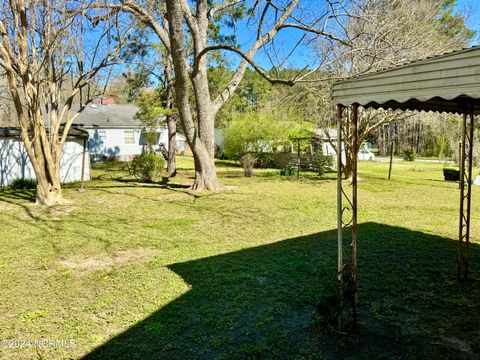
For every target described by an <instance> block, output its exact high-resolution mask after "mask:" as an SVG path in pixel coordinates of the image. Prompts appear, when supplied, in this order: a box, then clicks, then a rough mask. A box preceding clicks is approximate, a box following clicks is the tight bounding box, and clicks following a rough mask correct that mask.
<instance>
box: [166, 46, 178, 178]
mask: <svg viewBox="0 0 480 360" xmlns="http://www.w3.org/2000/svg"><path fill="white" fill-rule="evenodd" d="M165 58H166V60H165V64H164V67H165V78H166V80H167V104H166V105H167V109H168V110H169V111H172V110H173V96H174V94H173V89H174V88H173V87H174V84H173V77H172V68H171V62H170V58H169V56H168V54H166V55H165ZM167 127H168V159H167V172H168V176H169V177H174V176H175V175H177V164H176V159H175V155H176V154H177V139H176V136H177V120H176V119H175V117H174V116H173V115H172V114H171V113H169V114H168V115H167Z"/></svg>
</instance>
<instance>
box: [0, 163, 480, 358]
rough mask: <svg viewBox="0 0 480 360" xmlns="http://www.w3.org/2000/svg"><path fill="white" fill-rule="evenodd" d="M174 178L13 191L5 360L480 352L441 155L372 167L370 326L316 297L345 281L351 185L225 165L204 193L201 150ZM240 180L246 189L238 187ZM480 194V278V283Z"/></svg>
mask: <svg viewBox="0 0 480 360" xmlns="http://www.w3.org/2000/svg"><path fill="white" fill-rule="evenodd" d="M178 163H179V168H180V171H179V176H178V177H177V178H175V179H173V180H171V181H170V182H169V183H168V184H161V183H158V184H139V183H136V182H135V181H134V180H133V179H132V178H131V177H129V176H128V175H127V173H126V171H125V170H124V169H123V168H122V165H121V164H102V165H96V166H95V168H94V169H93V177H94V180H93V181H91V182H89V183H87V184H86V191H85V192H79V191H77V187H78V185H76V184H71V185H68V186H67V187H66V189H65V197H66V198H68V199H69V200H72V203H71V204H70V205H64V206H58V207H54V208H51V209H48V210H42V209H41V208H38V207H36V206H32V205H31V204H30V202H31V201H32V199H33V192H31V191H23V192H19V191H16V192H15V191H11V190H1V191H0V210H1V211H0V224H1V227H0V249H1V250H0V278H1V279H2V280H1V284H2V287H1V292H0V340H6V339H20V340H27V339H31V340H34V339H66V340H70V339H71V340H73V341H74V342H75V346H74V347H71V348H56V349H54V348H37V349H34V348H27V349H26V348H23V349H5V348H1V347H0V358H2V359H4V358H5V359H31V358H42V359H43V358H46V359H57V358H79V357H86V358H87V359H96V358H104V359H134V358H136V359H150V358H158V359H255V358H262V359H263V358H271V359H280V358H298V359H304V358H305V359H323V358H327V359H336V358H339V359H345V358H361V359H365V358H373V359H375V358H407V359H408V358H410V359H417V358H421V359H437V358H465V359H472V358H476V356H478V354H479V353H480V282H479V281H476V280H473V281H471V282H468V283H465V284H459V283H457V282H456V281H455V275H456V262H455V261H456V241H455V239H456V238H457V232H458V200H459V190H458V185H457V184H455V183H449V182H444V181H443V174H442V167H443V165H442V164H431V163H420V162H413V163H409V162H401V163H395V164H394V167H393V175H392V180H390V181H387V180H386V177H387V174H388V163H376V162H362V163H361V164H360V178H361V181H360V183H359V186H360V188H359V199H360V205H359V222H360V226H359V228H360V239H359V252H360V259H359V270H360V275H359V276H360V293H359V301H360V324H359V329H358V331H357V332H356V333H353V334H349V335H342V334H337V333H336V332H335V331H333V330H332V329H331V328H330V327H329V326H328V325H326V324H325V323H324V322H323V321H322V319H321V317H320V316H319V314H318V312H317V310H316V306H315V304H317V303H319V302H320V301H321V299H322V298H323V297H324V296H325V295H327V294H329V292H331V291H332V289H334V287H335V276H336V231H335V229H336V190H335V188H336V182H335V179H334V177H335V175H334V174H329V175H327V176H326V177H325V178H323V179H320V178H318V177H317V176H315V174H302V177H301V179H300V180H297V179H296V177H295V176H293V177H280V176H277V175H276V173H277V171H274V170H261V171H258V172H257V176H255V177H253V178H249V179H247V178H243V177H242V171H241V169H240V168H238V167H236V166H234V165H233V164H231V163H228V162H219V163H218V164H217V165H218V171H219V175H220V179H221V182H222V184H224V185H226V186H229V190H228V191H224V192H221V193H216V194H194V193H191V192H190V191H189V189H188V186H189V184H191V182H192V176H193V170H192V160H191V159H190V158H187V157H180V158H179V159H178ZM230 187H234V188H233V189H232V188H230ZM479 195H480V189H477V188H475V189H474V191H473V211H472V229H471V232H472V237H473V239H472V240H473V242H474V243H473V244H471V274H472V277H474V278H476V279H480V241H479V240H480V239H479V238H480V222H479V219H480V211H479V210H480V203H479V202H478V198H479Z"/></svg>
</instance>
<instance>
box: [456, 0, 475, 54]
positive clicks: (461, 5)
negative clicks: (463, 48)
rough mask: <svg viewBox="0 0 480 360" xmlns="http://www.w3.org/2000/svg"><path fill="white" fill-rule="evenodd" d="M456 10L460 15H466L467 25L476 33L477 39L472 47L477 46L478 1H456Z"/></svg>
mask: <svg viewBox="0 0 480 360" xmlns="http://www.w3.org/2000/svg"><path fill="white" fill-rule="evenodd" d="M457 9H458V10H459V11H460V12H462V13H463V12H466V13H467V14H468V16H469V18H468V19H467V25H468V26H469V27H470V28H471V29H474V30H476V31H477V38H476V39H475V41H474V42H473V44H472V45H478V44H479V36H480V1H479V0H458V5H457Z"/></svg>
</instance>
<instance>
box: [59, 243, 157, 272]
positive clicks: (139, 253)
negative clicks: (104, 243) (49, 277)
mask: <svg viewBox="0 0 480 360" xmlns="http://www.w3.org/2000/svg"><path fill="white" fill-rule="evenodd" d="M157 253H158V250H157V249H151V248H136V249H129V250H121V251H115V252H114V253H111V254H107V253H103V254H97V255H93V256H83V255H75V256H72V257H70V258H67V259H63V260H60V261H59V262H58V263H57V265H59V266H63V267H67V268H69V269H71V270H75V271H78V272H92V271H96V270H101V269H107V268H112V267H122V266H125V265H128V264H133V263H145V262H147V261H148V260H149V259H151V258H152V257H153V256H155V255H156V254H157Z"/></svg>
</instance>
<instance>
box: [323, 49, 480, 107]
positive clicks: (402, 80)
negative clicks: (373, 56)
mask: <svg viewBox="0 0 480 360" xmlns="http://www.w3.org/2000/svg"><path fill="white" fill-rule="evenodd" d="M332 98H333V102H334V104H341V105H344V106H349V105H352V104H354V103H357V104H359V105H361V106H371V107H374V108H380V107H383V108H392V109H403V110H407V109H410V110H426V111H429V110H433V111H446V112H461V111H462V109H463V108H464V106H465V105H466V104H472V103H473V105H474V106H475V107H477V108H478V109H480V47H479V46H476V47H472V48H468V49H464V50H460V51H455V52H451V53H447V54H443V55H439V56H435V57H431V58H427V59H424V60H419V61H415V62H412V63H409V64H406V65H402V66H399V67H396V68H392V69H387V70H382V71H379V72H375V73H372V74H367V75H364V76H359V77H354V78H349V79H346V80H343V81H339V82H337V83H335V84H334V85H333V89H332ZM472 100H474V101H472Z"/></svg>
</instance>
